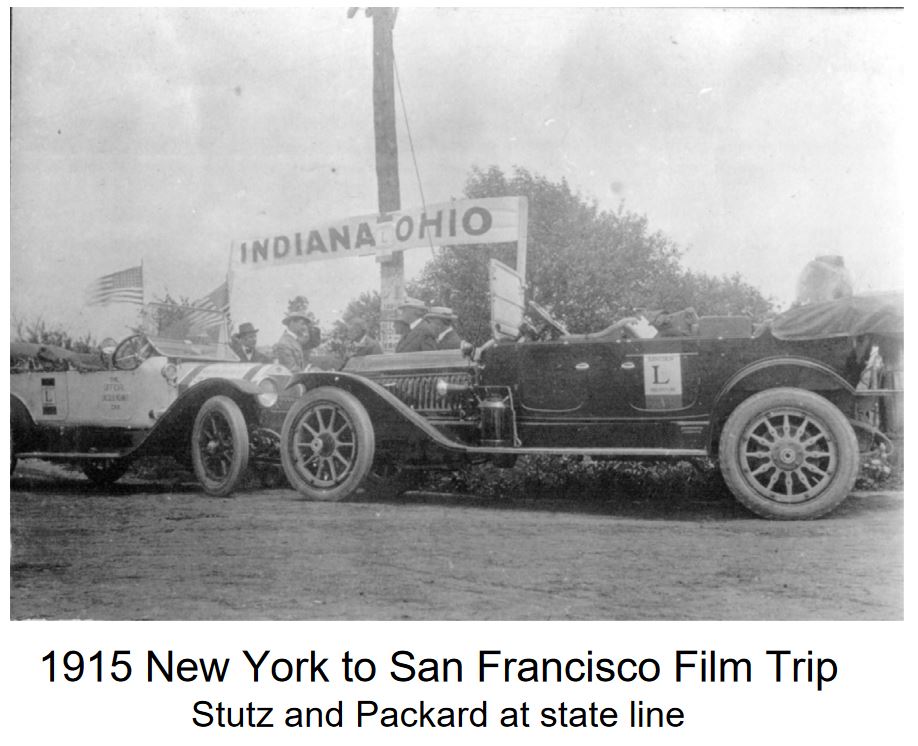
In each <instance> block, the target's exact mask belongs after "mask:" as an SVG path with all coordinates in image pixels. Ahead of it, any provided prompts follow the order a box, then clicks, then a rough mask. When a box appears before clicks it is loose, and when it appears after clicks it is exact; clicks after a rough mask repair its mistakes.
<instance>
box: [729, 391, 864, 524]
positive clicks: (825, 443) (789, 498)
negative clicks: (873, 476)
mask: <svg viewBox="0 0 918 746" xmlns="http://www.w3.org/2000/svg"><path fill="white" fill-rule="evenodd" d="M719 458H720V468H721V472H722V473H723V475H724V480H725V481H726V483H727V486H728V487H729V488H730V491H731V492H733V494H734V495H735V496H736V498H737V500H739V501H740V502H741V503H742V504H743V505H745V506H746V507H747V508H749V509H750V510H752V511H753V512H754V513H757V514H758V515H760V516H763V517H765V518H777V519H785V520H795V519H798V520H799V519H808V518H816V517H818V516H821V515H823V514H825V513H828V512H829V511H830V510H832V509H833V508H835V507H836V506H837V505H838V504H839V503H841V502H842V500H844V499H845V498H846V497H847V496H848V494H849V493H850V492H851V489H852V488H853V487H854V480H855V479H856V478H857V473H858V469H859V465H860V463H859V459H858V446H857V437H856V436H855V434H854V429H853V428H852V427H851V424H850V423H849V422H848V419H847V418H846V417H845V415H844V414H842V412H841V411H840V410H839V409H838V408H837V407H836V406H835V405H834V404H832V403H831V402H829V401H828V400H826V399H825V398H823V397H822V396H819V395H818V394H814V393H813V392H812V391H805V390H802V389H793V388H780V389H769V390H767V391H762V392H760V393H758V394H755V395H754V396H751V397H750V398H749V399H746V400H745V401H744V402H742V403H741V404H740V405H739V406H738V407H737V408H736V409H735V410H734V411H733V413H732V414H731V415H730V417H729V418H728V419H727V422H726V424H725V425H724V429H723V432H722V433H721V436H720V454H719Z"/></svg>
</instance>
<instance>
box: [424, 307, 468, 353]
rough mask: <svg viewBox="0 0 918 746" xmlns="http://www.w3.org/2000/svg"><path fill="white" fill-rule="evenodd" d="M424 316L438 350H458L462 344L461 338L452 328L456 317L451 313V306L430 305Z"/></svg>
mask: <svg viewBox="0 0 918 746" xmlns="http://www.w3.org/2000/svg"><path fill="white" fill-rule="evenodd" d="M424 318H425V319H426V321H427V323H428V324H429V325H430V328H431V329H432V330H433V333H434V337H435V338H436V340H437V349H438V350H458V349H459V348H460V347H461V346H462V340H461V339H460V338H459V335H458V334H457V333H456V330H455V329H453V324H454V323H455V321H456V319H457V318H458V317H457V316H456V314H454V313H453V309H452V308H447V307H446V306H431V307H430V311H428V312H427V315H426V316H425V317H424Z"/></svg>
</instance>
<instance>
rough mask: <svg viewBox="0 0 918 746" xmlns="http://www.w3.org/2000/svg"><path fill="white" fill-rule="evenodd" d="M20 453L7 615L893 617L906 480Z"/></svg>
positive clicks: (899, 600) (899, 586) (898, 597)
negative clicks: (385, 467) (229, 482)
mask: <svg viewBox="0 0 918 746" xmlns="http://www.w3.org/2000/svg"><path fill="white" fill-rule="evenodd" d="M32 463H33V462H25V463H23V464H20V465H19V467H18V469H17V472H16V474H15V475H14V476H13V477H12V479H11V493H10V528H11V543H12V552H11V560H10V614H11V617H12V618H13V619H34V618H44V619H113V620H124V619H180V620H197V619H241V620H262V619H268V620H275V619H355V620H356V619H380V620H382V619H425V620H426V619H476V620H491V619H630V620H639V619H661V620H670V619H790V620H800V619H863V620H876V619H901V618H902V617H903V495H902V493H901V492H883V493H856V494H855V495H852V496H851V497H850V498H849V499H848V500H847V501H846V502H845V503H843V504H842V506H841V507H840V508H839V509H838V510H836V511H835V512H834V513H832V514H831V515H829V516H828V517H825V518H823V519H820V520H817V521H812V522H799V523H781V522H771V521H764V520H761V519H758V518H755V517H753V516H751V515H750V514H749V513H747V512H746V511H745V510H744V509H742V508H741V507H740V506H739V505H737V504H736V503H735V502H734V501H733V500H732V499H731V498H730V497H729V496H727V495H724V494H717V495H712V496H711V497H708V498H695V499H692V500H688V501H687V500H682V499H680V498H679V496H676V495H674V496H673V497H672V499H670V500H660V499H659V498H657V499H654V500H648V499H641V498H634V497H633V496H631V497H620V496H616V495H606V496H604V497H603V498H602V499H596V498H589V499H588V498H578V497H577V496H570V495H568V496H558V497H556V498H549V499H545V498H540V499H538V500H535V499H530V500H512V501H511V500H500V501H494V500H491V501H483V500H480V499H476V498H474V497H457V496H442V495H441V496H437V495H432V494H421V493H407V494H405V495H403V496H401V497H399V498H396V499H386V500H381V499H379V498H377V497H374V496H373V495H369V494H368V495H365V496H364V497H363V498H362V499H360V500H358V501H355V502H347V503H309V502H305V501H303V500H302V499H300V498H299V496H298V495H297V494H296V493H295V492H293V491H291V490H289V489H286V488H283V489H253V490H248V491H244V492H241V493H239V494H237V495H236V496H234V497H231V498H214V497H209V496H207V495H205V494H204V493H203V492H201V491H200V489H199V488H197V487H196V486H194V485H164V484H154V483H139V482H127V483H125V484H121V483H119V484H117V485H115V486H113V487H109V488H106V489H105V490H92V489H90V487H89V484H88V482H86V481H85V480H84V479H83V478H82V477H80V476H76V475H74V474H69V473H64V472H60V471H52V472H49V470H48V469H37V468H34V467H31V466H30V464H32Z"/></svg>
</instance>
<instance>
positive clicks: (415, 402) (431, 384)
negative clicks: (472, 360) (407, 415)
mask: <svg viewBox="0 0 918 746" xmlns="http://www.w3.org/2000/svg"><path fill="white" fill-rule="evenodd" d="M375 380H376V382H377V383H378V384H380V385H381V386H383V387H385V388H386V389H387V390H388V391H390V392H391V393H393V394H395V396H397V397H398V398H399V399H401V400H402V401H403V402H404V403H405V404H407V405H408V406H409V407H411V408H412V409H415V410H417V411H418V412H427V413H431V414H448V413H450V412H454V411H455V410H456V409H457V408H458V404H457V403H455V401H454V400H455V398H456V397H450V398H449V399H447V398H446V397H442V396H438V395H437V381H440V380H443V381H446V382H447V383H452V384H459V385H466V384H468V383H470V382H471V376H469V374H468V373H437V374H435V375H430V374H426V375H399V376H393V375H386V376H380V377H379V378H376V379H375Z"/></svg>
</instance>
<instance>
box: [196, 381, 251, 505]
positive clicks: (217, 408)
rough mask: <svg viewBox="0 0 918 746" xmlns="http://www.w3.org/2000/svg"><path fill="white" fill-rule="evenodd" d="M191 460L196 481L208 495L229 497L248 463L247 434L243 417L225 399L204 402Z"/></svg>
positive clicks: (236, 408)
mask: <svg viewBox="0 0 918 746" xmlns="http://www.w3.org/2000/svg"><path fill="white" fill-rule="evenodd" d="M191 461H192V464H193V465H194V473H195V475H196V476H197V478H198V481H199V482H200V483H201V484H202V485H203V487H204V491H205V492H207V493H208V494H211V495H218V496H225V495H229V494H230V493H231V492H232V491H233V490H234V489H236V486H237V485H238V484H239V480H240V479H241V478H242V475H243V474H244V473H245V468H246V466H247V464H248V462H249V432H248V429H247V428H246V424H245V417H244V416H243V414H242V411H241V410H240V409H239V405H238V404H236V402H234V401H233V400H232V399H230V398H229V397H228V396H214V397H211V398H210V399H208V400H207V401H205V402H204V404H203V406H202V407H201V409H200V410H198V414H197V416H196V417H195V419H194V429H193V430H192V433H191Z"/></svg>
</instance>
